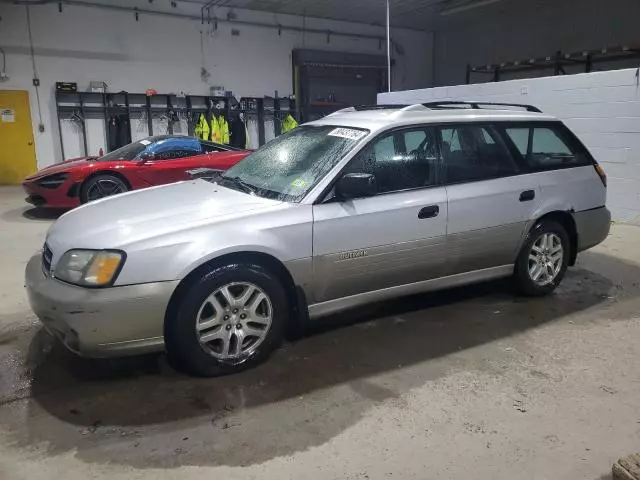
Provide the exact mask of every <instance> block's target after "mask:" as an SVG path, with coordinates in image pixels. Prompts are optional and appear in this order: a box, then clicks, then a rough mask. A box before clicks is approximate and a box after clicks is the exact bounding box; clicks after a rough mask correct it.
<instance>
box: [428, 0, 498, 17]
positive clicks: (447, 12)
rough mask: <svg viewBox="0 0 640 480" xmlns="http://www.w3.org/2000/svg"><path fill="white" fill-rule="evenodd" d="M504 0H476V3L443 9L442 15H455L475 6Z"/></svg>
mask: <svg viewBox="0 0 640 480" xmlns="http://www.w3.org/2000/svg"><path fill="white" fill-rule="evenodd" d="M501 1H502V0H483V1H480V2H475V3H467V4H464V5H460V6H458V7H452V8H448V9H446V10H443V11H441V12H440V15H442V16H445V15H453V14H455V13H458V12H466V11H467V10H472V9H474V8H478V7H484V6H486V5H491V4H494V3H498V2H501Z"/></svg>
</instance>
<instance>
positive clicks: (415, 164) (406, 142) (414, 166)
mask: <svg viewBox="0 0 640 480" xmlns="http://www.w3.org/2000/svg"><path fill="white" fill-rule="evenodd" d="M437 169H438V150H437V142H436V135H435V129H433V128H428V127H421V128H413V129H410V130H402V131H396V132H393V133H389V134H387V135H385V136H383V137H382V138H379V139H377V140H374V141H373V142H372V143H371V144H369V145H368V146H366V147H365V148H364V150H363V151H361V152H360V153H359V154H358V155H356V157H355V158H354V159H353V160H352V161H351V163H350V164H349V166H348V167H347V169H346V171H345V173H370V174H373V175H375V177H376V181H377V184H378V192H379V193H389V192H396V191H400V190H408V189H412V188H420V187H429V186H432V185H435V184H436V181H437V179H436V172H437Z"/></svg>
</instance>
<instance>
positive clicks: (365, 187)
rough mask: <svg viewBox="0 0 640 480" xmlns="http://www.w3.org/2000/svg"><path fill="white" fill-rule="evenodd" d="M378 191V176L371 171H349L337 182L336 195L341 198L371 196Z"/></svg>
mask: <svg viewBox="0 0 640 480" xmlns="http://www.w3.org/2000/svg"><path fill="white" fill-rule="evenodd" d="M376 193H378V184H377V183H376V177H375V175H372V174H370V173H347V174H346V175H344V176H343V177H342V178H341V179H340V180H338V183H337V184H336V197H337V198H338V199H339V200H348V199H350V198H361V197H370V196H372V195H375V194H376Z"/></svg>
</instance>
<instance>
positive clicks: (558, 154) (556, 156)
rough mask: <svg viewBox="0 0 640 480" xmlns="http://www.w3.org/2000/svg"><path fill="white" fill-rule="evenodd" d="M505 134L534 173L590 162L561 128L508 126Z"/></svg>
mask: <svg viewBox="0 0 640 480" xmlns="http://www.w3.org/2000/svg"><path fill="white" fill-rule="evenodd" d="M505 132H506V134H507V136H508V137H509V138H510V139H511V141H512V142H513V144H514V145H515V147H516V148H517V149H518V151H519V152H520V154H521V155H522V157H523V158H524V160H525V162H526V163H527V165H528V166H529V167H530V168H531V169H533V170H546V169H553V168H564V167H577V166H582V165H588V164H590V163H591V161H590V158H589V155H588V154H587V152H586V151H585V150H584V147H582V145H580V143H579V142H578V141H577V140H576V139H575V138H572V137H571V135H569V134H568V133H567V131H566V130H565V128H564V127H563V126H562V125H557V126H556V125H522V126H514V127H507V128H505Z"/></svg>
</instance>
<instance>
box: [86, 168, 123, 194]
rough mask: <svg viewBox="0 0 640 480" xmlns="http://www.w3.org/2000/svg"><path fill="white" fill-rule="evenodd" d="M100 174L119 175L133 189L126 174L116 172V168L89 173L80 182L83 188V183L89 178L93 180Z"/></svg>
mask: <svg viewBox="0 0 640 480" xmlns="http://www.w3.org/2000/svg"><path fill="white" fill-rule="evenodd" d="M99 175H113V176H114V177H118V178H119V179H120V180H122V181H123V182H124V183H125V185H126V186H127V187H128V188H129V190H131V188H132V187H131V183H130V182H129V179H128V178H127V177H126V176H124V175H123V174H122V173H120V172H116V171H115V170H95V171H93V172H91V173H90V174H89V175H87V176H86V177H85V178H84V180H82V182H80V185H81V187H80V188H82V185H85V184H86V183H87V182H88V181H89V180H91V179H92V178H95V177H97V176H99Z"/></svg>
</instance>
